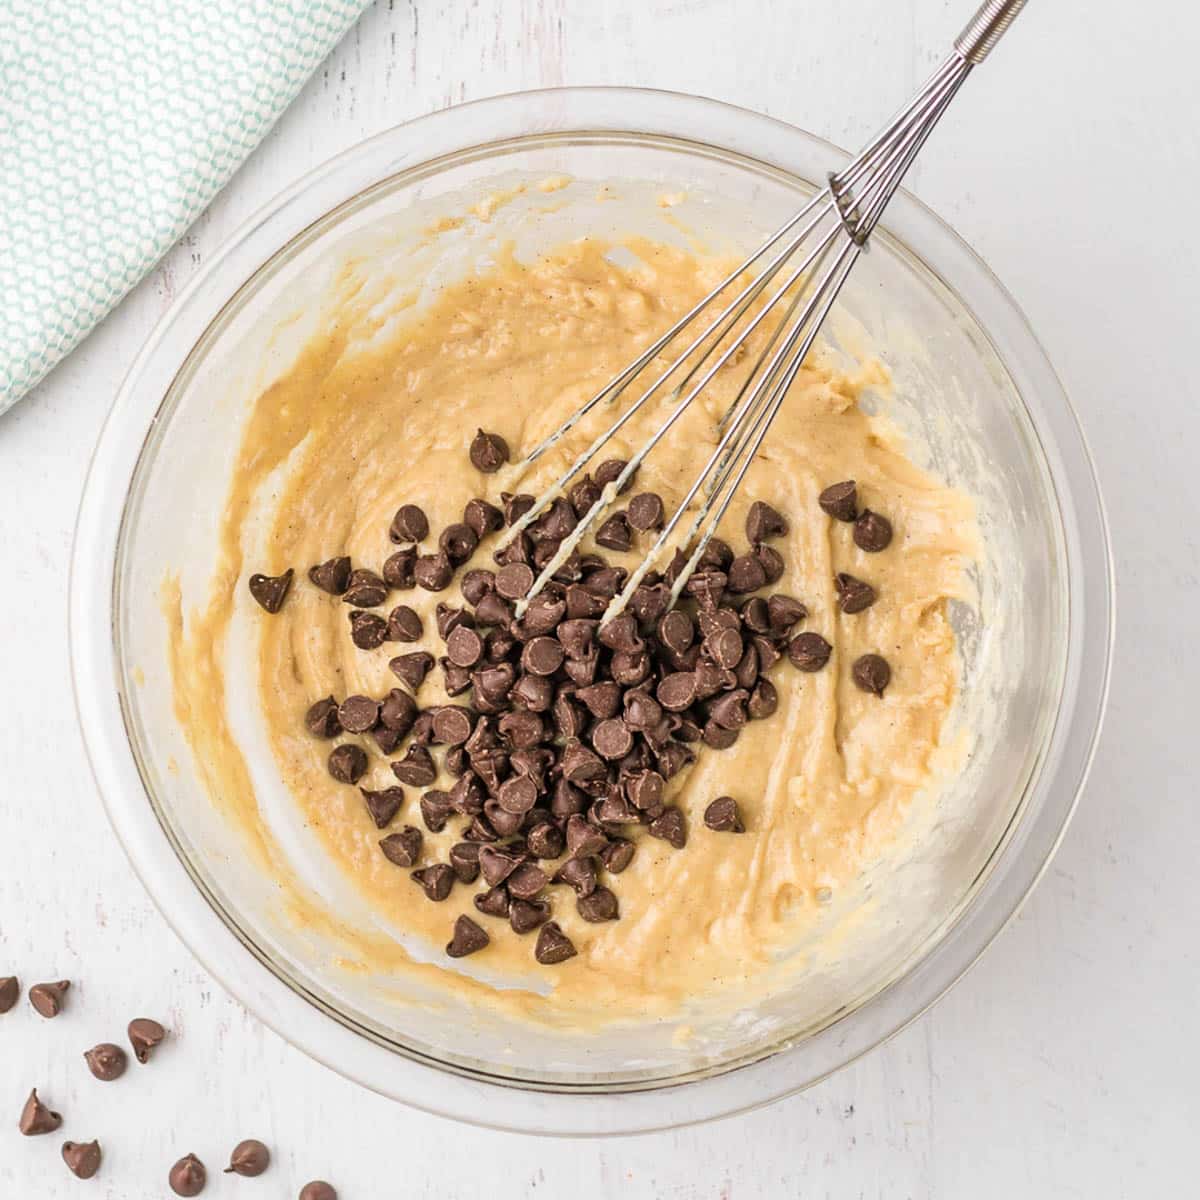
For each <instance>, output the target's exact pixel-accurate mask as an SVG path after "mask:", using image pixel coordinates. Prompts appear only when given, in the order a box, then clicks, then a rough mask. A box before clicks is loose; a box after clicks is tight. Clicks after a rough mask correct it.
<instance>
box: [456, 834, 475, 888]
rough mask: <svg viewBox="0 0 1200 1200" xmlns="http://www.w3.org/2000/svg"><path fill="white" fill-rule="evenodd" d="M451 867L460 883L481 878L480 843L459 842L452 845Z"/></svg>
mask: <svg viewBox="0 0 1200 1200" xmlns="http://www.w3.org/2000/svg"><path fill="white" fill-rule="evenodd" d="M450 867H451V869H452V870H453V871H454V877H455V879H457V880H458V882H459V883H474V882H475V880H476V879H478V878H479V843H478V842H457V843H455V845H453V846H451V847H450Z"/></svg>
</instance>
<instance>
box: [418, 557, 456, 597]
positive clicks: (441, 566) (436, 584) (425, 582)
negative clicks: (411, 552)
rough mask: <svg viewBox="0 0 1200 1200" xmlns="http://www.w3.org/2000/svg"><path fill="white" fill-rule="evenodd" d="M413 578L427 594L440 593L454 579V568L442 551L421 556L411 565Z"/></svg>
mask: <svg viewBox="0 0 1200 1200" xmlns="http://www.w3.org/2000/svg"><path fill="white" fill-rule="evenodd" d="M413 578H414V579H415V580H416V582H417V585H418V587H423V588H424V589H425V590H426V591H427V592H440V591H441V590H442V589H443V588H445V587H446V586H447V585H448V584H449V583H450V580H451V579H453V578H454V566H453V564H452V563H451V562H450V559H449V556H448V555H447V554H446V552H445V551H444V550H439V551H438V552H437V553H436V554H421V555H418V556H417V561H416V562H415V563H414V564H413Z"/></svg>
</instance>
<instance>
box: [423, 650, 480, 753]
mask: <svg viewBox="0 0 1200 1200" xmlns="http://www.w3.org/2000/svg"><path fill="white" fill-rule="evenodd" d="M438 665H439V666H440V667H441V668H442V686H443V687H444V688H445V689H446V695H447V696H461V695H462V694H463V692H465V691H466V690H467V689H468V688H469V687H470V686H471V672H470V671H468V670H467V668H466V667H458V666H455V665H454V663H452V662H451V661H450V660H449V659H448V658H440V659H438ZM430 719H431V720H432V717H431V718H430ZM431 740H432V739H431Z"/></svg>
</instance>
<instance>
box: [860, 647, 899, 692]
mask: <svg viewBox="0 0 1200 1200" xmlns="http://www.w3.org/2000/svg"><path fill="white" fill-rule="evenodd" d="M851 675H852V676H853V678H854V682H855V683H856V684H857V685H858V686H859V687H860V688H862V690H863V691H864V692H871V693H873V694H874V695H876V696H882V695H883V690H884V688H886V687H887V685H888V684H889V683H891V681H892V668H891V667H889V666H888V662H887V659H886V658H883V657H882V656H880V655H878V654H864V655H862V657H861V658H857V659H855V660H854V666H853V667H852V668H851Z"/></svg>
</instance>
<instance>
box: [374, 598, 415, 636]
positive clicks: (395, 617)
mask: <svg viewBox="0 0 1200 1200" xmlns="http://www.w3.org/2000/svg"><path fill="white" fill-rule="evenodd" d="M364 615H365V614H364ZM424 632H425V627H424V625H423V624H422V623H421V618H420V616H419V615H418V614H417V613H416V612H415V611H414V610H413V609H411V608H409V606H408V605H407V604H397V605H396V607H395V608H393V609H392V611H391V612H390V613H389V614H388V619H387V636H388V637H389V638H390V639H391V640H392V641H393V642H418V641H420V640H421V635H422V634H423V633H424Z"/></svg>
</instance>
